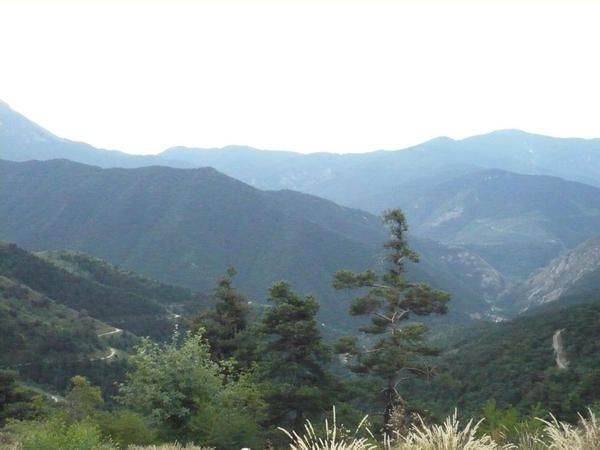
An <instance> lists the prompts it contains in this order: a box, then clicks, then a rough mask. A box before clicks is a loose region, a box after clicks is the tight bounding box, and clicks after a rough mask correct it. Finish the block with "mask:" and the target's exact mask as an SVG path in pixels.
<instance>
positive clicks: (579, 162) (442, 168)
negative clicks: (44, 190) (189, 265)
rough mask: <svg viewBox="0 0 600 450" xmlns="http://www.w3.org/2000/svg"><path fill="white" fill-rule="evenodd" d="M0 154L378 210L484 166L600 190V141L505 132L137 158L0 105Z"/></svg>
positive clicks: (235, 148) (197, 151)
mask: <svg viewBox="0 0 600 450" xmlns="http://www.w3.org/2000/svg"><path fill="white" fill-rule="evenodd" d="M0 123H2V124H3V125H0V158H2V159H8V160H12V161H26V160H30V159H38V160H46V159H57V158H67V159H70V160H73V161H76V162H81V163H84V164H92V165H98V166H101V167H128V168H132V167H143V166H148V165H166V166H171V167H184V168H185V167H204V166H210V167H213V168H215V169H217V170H219V171H220V172H223V173H224V174H226V175H229V176H232V177H234V178H237V179H239V180H241V181H243V182H245V183H248V184H250V185H252V186H254V187H257V188H259V189H291V190H295V191H300V192H305V193H309V194H313V195H317V196H319V197H323V198H327V199H329V200H332V201H334V202H336V203H339V204H341V205H345V206H350V207H355V208H361V209H364V210H367V211H370V212H372V213H375V214H380V213H381V212H382V210H383V209H386V208H390V207H403V206H404V204H403V203H404V200H405V199H406V198H412V197H413V194H412V191H413V190H414V189H417V190H419V188H420V187H422V186H424V185H426V186H432V185H436V184H439V183H440V182H443V181H447V180H450V179H452V178H455V177H456V176H459V175H464V174H467V173H471V172H474V171H477V170H481V169H501V170H506V171H512V172H517V173H522V174H529V175H551V176H557V177H561V178H565V179H567V180H573V181H579V182H582V183H586V184H591V185H595V186H599V187H600V139H578V138H552V137H547V136H541V135H535V134H530V133H525V132H523V131H518V130H501V131H495V132H492V133H489V134H486V135H481V136H473V137H470V138H466V139H462V140H453V139H450V138H436V139H432V140H430V141H428V142H425V143H423V144H419V145H416V146H413V147H410V148H407V149H403V150H396V151H374V152H370V153H362V154H332V153H313V154H300V153H293V152H286V151H263V150H256V149H253V148H251V147H240V146H229V147H224V148H222V149H197V148H186V147H175V148H171V149H168V150H165V151H164V152H162V153H161V154H159V155H145V156H134V155H127V154H126V153H122V152H116V151H107V150H99V149H95V148H93V147H91V146H89V145H87V144H82V143H76V142H72V141H68V140H65V139H61V138H58V137H56V136H54V135H52V134H51V133H49V132H47V131H46V130H44V129H42V128H41V127H39V126H38V125H36V124H34V123H32V122H31V121H29V120H27V119H26V118H25V117H23V116H22V115H20V114H19V113H17V112H15V111H13V110H11V109H10V108H9V107H8V106H7V105H6V104H4V106H2V105H0Z"/></svg>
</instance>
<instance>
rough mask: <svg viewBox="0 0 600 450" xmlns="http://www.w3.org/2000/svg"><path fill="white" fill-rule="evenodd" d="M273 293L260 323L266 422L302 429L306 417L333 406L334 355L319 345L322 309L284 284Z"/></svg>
mask: <svg viewBox="0 0 600 450" xmlns="http://www.w3.org/2000/svg"><path fill="white" fill-rule="evenodd" d="M269 293H270V297H269V299H268V301H269V303H270V306H269V307H267V309H266V311H265V313H264V316H263V319H262V331H263V333H264V335H265V339H266V342H265V344H264V348H263V349H262V361H261V367H262V373H263V377H264V379H265V380H266V392H265V400H266V401H267V403H268V405H269V406H268V408H269V420H268V422H269V425H271V426H272V425H287V424H292V425H293V426H294V427H295V428H298V427H299V426H301V425H302V424H303V423H304V420H305V419H306V418H307V416H310V415H314V414H317V413H321V412H323V411H325V410H327V409H328V408H329V407H330V406H331V405H330V400H329V398H328V395H327V393H326V392H327V385H328V382H329V376H328V374H327V373H326V371H325V368H324V364H325V363H326V362H327V361H329V359H330V352H329V351H328V349H327V348H326V347H325V346H324V345H323V343H322V342H321V335H320V332H319V329H318V327H317V322H316V320H315V315H316V313H317V311H318V310H319V304H318V302H317V301H316V300H315V298H314V297H312V296H306V297H305V298H300V297H299V296H298V295H296V294H295V293H294V292H293V291H292V289H291V287H290V285H289V284H288V283H286V282H283V281H282V282H279V283H275V284H274V285H273V286H271V288H270V290H269Z"/></svg>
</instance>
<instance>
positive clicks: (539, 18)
mask: <svg viewBox="0 0 600 450" xmlns="http://www.w3.org/2000/svg"><path fill="white" fill-rule="evenodd" d="M599 19H600V2H591V1H590V2H585V1H580V2H561V1H554V2H552V1H551V2H541V1H537V2H536V1H532V2H518V1H505V2H499V3H495V2H488V1H478V2H475V1H470V2H469V1H466V2H453V1H446V2H441V1H440V2H435V1H424V2H416V1H415V2H411V1H396V2H394V1H369V2H367V1H364V2H363V1H357V0H355V1H346V2H343V1H322V2H317V1H306V2H293V1H279V2H276V1H264V2H257V1H252V0H248V1H243V2H242V1H237V2H236V1H221V2H216V1H214V2H211V1H203V2H199V1H176V2H162V1H158V0H155V1H153V2H141V1H129V2H116V1H109V2H103V3H95V2H85V1H83V2H59V3H52V2H35V1H25V2H22V1H21V2H11V1H3V0H0V99H2V100H4V101H5V102H7V103H8V104H9V105H11V107H12V108H13V109H15V110H17V111H19V112H20V113H22V114H24V115H25V116H26V117H28V118H29V119H31V120H33V121H34V122H36V123H38V124H40V125H42V126H43V127H44V128H46V129H48V130H49V131H51V132H53V133H54V134H57V135H59V136H61V137H65V138H68V139H73V140H79V141H85V142H88V143H90V144H92V145H94V146H96V147H100V148H108V149H118V150H122V151H125V152H128V153H136V154H142V153H157V152H160V151H162V150H165V149H166V148H169V147H172V146H176V145H186V146H192V147H222V146H225V145H230V144H234V145H249V146H253V147H256V148H261V149H273V150H293V151H299V152H304V153H310V152H315V151H330V152H337V153H353V152H365V151H373V150H378V149H390V150H391V149H400V148H404V147H407V146H410V145H414V144H417V143H420V142H423V141H426V140H429V139H432V138H435V137H438V136H450V137H452V138H455V139H460V138H464V137H467V136H471V135H475V134H482V133H487V132H490V131H493V130H497V129H506V128H518V129H522V130H525V131H530V132H535V133H540V134H547V135H551V136H564V137H573V136H577V137H586V138H592V137H600V120H599V108H600V82H599V81H598V80H600V57H599V56H598V54H599V50H598V48H599V45H600V26H598V20H599Z"/></svg>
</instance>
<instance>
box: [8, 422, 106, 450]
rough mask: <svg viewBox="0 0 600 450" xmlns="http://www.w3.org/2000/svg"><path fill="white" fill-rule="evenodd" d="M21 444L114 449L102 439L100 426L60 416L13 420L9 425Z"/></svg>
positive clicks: (35, 449) (40, 449)
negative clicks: (33, 419)
mask: <svg viewBox="0 0 600 450" xmlns="http://www.w3.org/2000/svg"><path fill="white" fill-rule="evenodd" d="M8 428H9V430H10V431H12V432H13V433H14V434H15V435H16V436H17V439H18V440H19V441H20V443H21V446H20V447H17V448H19V450H21V449H22V450H57V449H60V450H115V449H116V447H114V446H113V445H112V444H111V443H109V442H105V441H103V440H102V437H101V433H100V430H99V429H98V427H97V426H96V425H94V424H93V423H91V422H89V421H85V420H84V421H81V422H75V423H71V424H67V423H66V422H65V421H64V420H62V419H61V418H59V417H54V418H51V419H49V420H47V421H45V422H37V421H29V422H12V423H11V424H9V426H8Z"/></svg>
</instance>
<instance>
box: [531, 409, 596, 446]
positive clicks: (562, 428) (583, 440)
mask: <svg viewBox="0 0 600 450" xmlns="http://www.w3.org/2000/svg"><path fill="white" fill-rule="evenodd" d="M540 420H541V419H540ZM542 422H544V423H545V424H546V426H545V427H544V436H543V437H542V438H541V439H538V442H539V443H540V444H542V445H543V446H544V447H543V448H547V449H550V450H600V424H599V423H598V421H597V419H596V416H595V415H594V413H593V412H592V411H591V410H590V411H589V418H587V419H586V418H585V417H583V416H582V415H579V423H578V425H577V426H573V425H570V424H568V423H565V422H559V421H558V420H556V418H555V417H554V416H552V420H551V421H546V420H542Z"/></svg>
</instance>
